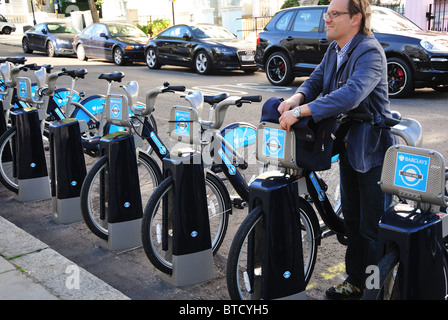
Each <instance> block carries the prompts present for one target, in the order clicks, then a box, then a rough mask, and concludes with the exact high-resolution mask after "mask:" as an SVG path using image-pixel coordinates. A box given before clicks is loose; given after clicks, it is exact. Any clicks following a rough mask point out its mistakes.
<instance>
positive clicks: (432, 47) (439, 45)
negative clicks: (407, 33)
mask: <svg viewBox="0 0 448 320" xmlns="http://www.w3.org/2000/svg"><path fill="white" fill-rule="evenodd" d="M420 45H421V46H422V47H423V48H424V49H425V50H428V51H448V40H447V39H442V38H440V39H431V40H422V41H420Z"/></svg>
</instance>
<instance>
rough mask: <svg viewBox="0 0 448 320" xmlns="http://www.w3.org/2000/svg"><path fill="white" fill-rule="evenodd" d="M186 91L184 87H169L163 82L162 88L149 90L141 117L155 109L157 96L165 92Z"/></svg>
mask: <svg viewBox="0 0 448 320" xmlns="http://www.w3.org/2000/svg"><path fill="white" fill-rule="evenodd" d="M185 90H186V88H185V86H170V84H169V83H168V82H164V83H163V86H162V87H159V88H155V89H151V90H149V91H148V92H147V93H146V110H145V111H144V112H143V115H145V116H146V115H148V114H150V113H151V112H153V111H154V109H155V103H156V99H157V96H158V95H159V94H161V93H165V92H175V91H178V92H184V91H185Z"/></svg>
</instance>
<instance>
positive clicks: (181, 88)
mask: <svg viewBox="0 0 448 320" xmlns="http://www.w3.org/2000/svg"><path fill="white" fill-rule="evenodd" d="M167 89H168V90H174V91H185V90H187V88H185V86H169V87H168V88H167Z"/></svg>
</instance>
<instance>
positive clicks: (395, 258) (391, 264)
mask: <svg viewBox="0 0 448 320" xmlns="http://www.w3.org/2000/svg"><path fill="white" fill-rule="evenodd" d="M442 259H443V275H444V282H445V283H444V284H443V285H444V288H445V290H444V294H443V297H441V298H445V297H446V296H447V295H448V261H447V259H446V256H445V254H443V255H442ZM377 266H378V269H379V275H380V277H379V286H378V287H374V288H369V289H366V290H365V291H364V294H363V296H362V300H402V299H403V298H404V297H403V296H402V294H401V293H400V289H399V288H400V282H402V281H403V280H402V276H401V273H402V269H401V268H402V267H401V266H400V252H399V249H398V247H397V246H396V245H393V246H392V247H391V248H390V251H389V252H387V253H386V255H384V256H383V258H381V260H380V262H378V265H377Z"/></svg>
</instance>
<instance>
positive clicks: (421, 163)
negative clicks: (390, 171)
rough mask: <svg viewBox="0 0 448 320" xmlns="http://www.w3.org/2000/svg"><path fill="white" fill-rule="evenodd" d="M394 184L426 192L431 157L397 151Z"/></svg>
mask: <svg viewBox="0 0 448 320" xmlns="http://www.w3.org/2000/svg"><path fill="white" fill-rule="evenodd" d="M396 161H397V162H396V165H395V177H394V185H396V186H398V187H403V188H408V189H412V190H415V191H421V192H426V189H427V184H428V172H429V165H430V160H429V157H425V156H419V155H415V154H409V153H404V152H398V153H397V159H396Z"/></svg>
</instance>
